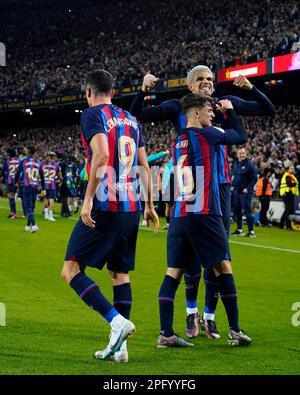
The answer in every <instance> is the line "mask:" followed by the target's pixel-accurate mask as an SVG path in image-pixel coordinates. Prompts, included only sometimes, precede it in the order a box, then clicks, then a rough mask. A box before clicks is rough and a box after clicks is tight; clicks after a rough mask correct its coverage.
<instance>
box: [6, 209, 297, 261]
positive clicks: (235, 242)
mask: <svg viewBox="0 0 300 395" xmlns="http://www.w3.org/2000/svg"><path fill="white" fill-rule="evenodd" d="M0 209H1V210H7V207H3V206H0ZM54 217H60V216H59V215H54ZM68 219H69V220H73V221H77V220H78V218H74V217H68ZM140 230H144V231H147V232H153V230H151V229H147V228H142V227H140ZM158 232H159V233H167V232H166V231H165V230H162V229H160V230H159V231H158ZM229 243H232V244H239V245H244V246H247V247H256V248H265V249H267V250H274V251H283V252H291V253H294V254H300V251H299V250H291V249H289V248H279V247H272V246H264V245H261V244H252V243H243V242H241V241H233V240H229Z"/></svg>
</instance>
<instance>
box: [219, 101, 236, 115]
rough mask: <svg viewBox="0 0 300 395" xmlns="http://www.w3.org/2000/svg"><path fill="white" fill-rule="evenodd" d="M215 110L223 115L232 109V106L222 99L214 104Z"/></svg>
mask: <svg viewBox="0 0 300 395" xmlns="http://www.w3.org/2000/svg"><path fill="white" fill-rule="evenodd" d="M216 108H217V110H218V111H220V112H221V113H222V114H224V113H225V112H226V111H227V110H230V109H233V105H232V103H231V101H230V100H228V99H222V100H219V101H218V103H216Z"/></svg>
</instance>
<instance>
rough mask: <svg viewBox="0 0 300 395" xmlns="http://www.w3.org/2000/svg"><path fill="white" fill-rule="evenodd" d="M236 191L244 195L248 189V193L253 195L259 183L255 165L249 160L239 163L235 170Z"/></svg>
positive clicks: (233, 183) (234, 184) (234, 183)
mask: <svg viewBox="0 0 300 395" xmlns="http://www.w3.org/2000/svg"><path fill="white" fill-rule="evenodd" d="M233 177H234V178H233V182H232V185H233V186H234V190H235V191H237V192H238V193H242V192H243V189H245V188H247V191H248V193H253V187H254V185H255V184H256V182H257V172H256V168H255V166H254V164H253V163H252V162H251V161H250V160H249V159H245V160H243V161H241V162H240V161H237V162H236V164H235V166H234V169H233Z"/></svg>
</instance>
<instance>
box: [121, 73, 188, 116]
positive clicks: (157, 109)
mask: <svg viewBox="0 0 300 395" xmlns="http://www.w3.org/2000/svg"><path fill="white" fill-rule="evenodd" d="M157 81H158V78H156V77H155V76H154V75H152V74H146V75H145V77H144V80H143V85H142V90H141V91H140V92H139V93H138V94H137V95H136V97H135V98H134V100H133V102H132V104H131V106H130V109H129V112H130V113H131V114H132V115H133V116H135V117H136V118H137V120H138V121H139V122H160V121H168V120H172V119H174V118H175V117H176V116H177V115H178V114H179V113H180V102H179V100H167V101H165V102H163V103H161V104H159V105H158V106H151V107H146V108H144V101H145V100H144V99H145V96H146V95H147V94H148V92H149V91H150V89H152V88H153V87H154V86H155V85H156V83H157Z"/></svg>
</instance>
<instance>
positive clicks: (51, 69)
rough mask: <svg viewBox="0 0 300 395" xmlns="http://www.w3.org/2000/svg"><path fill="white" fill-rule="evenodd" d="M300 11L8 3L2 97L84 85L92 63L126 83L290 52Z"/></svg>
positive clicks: (0, 30)
mask: <svg viewBox="0 0 300 395" xmlns="http://www.w3.org/2000/svg"><path fill="white" fill-rule="evenodd" d="M266 10H267V11H268V12H266ZM116 15H118V18H116ZM299 17H300V14H299V9H298V5H297V1H296V0H288V1H285V2H282V1H280V0H272V1H270V0H256V1H251V2H249V1H247V0H241V1H240V2H239V7H236V2H234V1H227V2H223V1H221V0H217V1H214V2H213V4H212V3H209V2H208V3H205V2H194V1H193V0H186V1H184V2H182V1H181V0H174V1H172V2H167V1H166V0H154V1H151V2H140V1H139V0H130V1H126V2H124V1H122V0H120V1H118V2H117V1H107V2H105V3H101V2H99V1H98V2H96V1H94V0H89V1H79V2H76V3H74V2H73V4H72V3H70V2H68V1H62V2H55V3H53V2H52V3H50V2H47V0H45V2H43V3H41V2H38V4H36V3H35V2H34V1H32V2H31V3H27V2H24V3H22V4H21V5H20V6H19V7H18V9H15V8H14V5H11V4H9V3H8V4H6V5H5V6H2V8H1V14H0V38H1V41H3V42H4V43H5V45H6V50H7V67H1V68H0V100H2V101H5V100H7V99H13V98H16V97H18V98H27V99H29V98H33V97H43V96H46V95H48V96H49V95H50V96H51V95H56V94H68V93H79V92H80V90H81V88H82V84H83V79H84V76H85V75H86V72H87V70H89V69H90V68H93V69H95V68H104V69H109V70H110V71H111V72H112V74H113V75H114V77H115V78H116V83H117V85H118V86H126V85H130V84H135V83H137V82H138V81H139V80H140V79H141V77H142V76H143V75H144V74H145V73H146V72H147V71H149V70H150V71H152V70H153V71H155V73H156V75H157V76H158V77H160V78H169V77H172V76H185V75H186V70H188V69H191V68H192V67H194V66H195V65H196V64H201V63H203V64H207V65H209V67H210V68H211V69H213V70H215V69H216V68H217V67H227V66H231V65H237V64H243V63H249V62H253V61H259V60H260V59H266V58H268V57H271V56H277V55H282V54H286V53H289V52H291V50H292V47H293V44H294V43H296V42H298V41H299V38H300V37H299V29H298V27H299V24H300V21H299V19H300V18H299ZM91 27H92V28H91Z"/></svg>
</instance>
